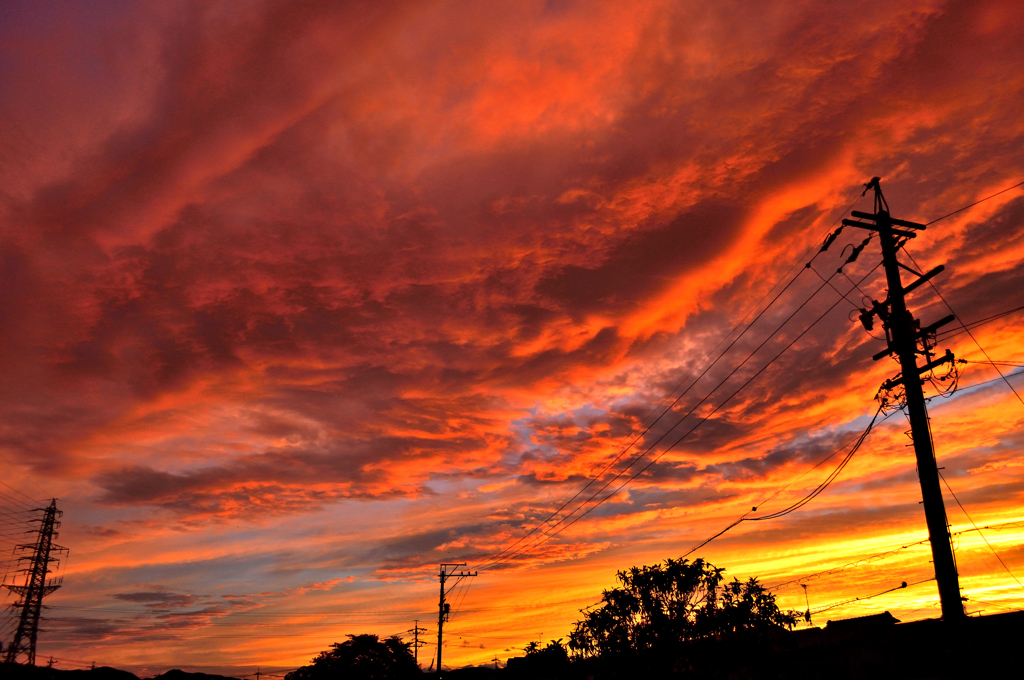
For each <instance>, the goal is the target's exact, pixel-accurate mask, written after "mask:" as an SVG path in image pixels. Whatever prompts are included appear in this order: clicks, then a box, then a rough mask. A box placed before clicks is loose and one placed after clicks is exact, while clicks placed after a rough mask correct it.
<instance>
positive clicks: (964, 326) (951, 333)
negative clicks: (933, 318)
mask: <svg viewBox="0 0 1024 680" xmlns="http://www.w3.org/2000/svg"><path fill="white" fill-rule="evenodd" d="M1021 310H1024V305H1022V306H1020V307H1014V308H1013V309H1008V310H1006V311H1005V312H1000V313H999V314H993V315H992V316H986V317H985V318H983V319H978V320H977V321H971V322H968V323H964V322H963V321H961V322H960V324H961V328H951V329H949V330H947V331H939V332H938V334H937V335H938V337H939V338H940V339H946V338H952V337H955V336H957V335H960V334H962V333H966V332H967V330H968V329H970V330H974V329H975V328H978V327H979V326H984V325H985V324H989V323H992V322H993V321H998V320H999V319H1002V318H1003V317H1004V316H1009V315H1010V314H1014V313H1015V312H1019V311H1021Z"/></svg>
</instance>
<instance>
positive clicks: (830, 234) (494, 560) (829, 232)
mask: <svg viewBox="0 0 1024 680" xmlns="http://www.w3.org/2000/svg"><path fill="white" fill-rule="evenodd" d="M865 194H866V189H865V191H863V192H861V194H860V196H859V197H857V198H856V199H854V201H853V202H852V203H850V205H849V206H848V207H847V208H846V210H845V211H843V212H840V213H839V215H838V216H837V217H836V218H835V220H833V221H832V223H831V224H830V225H829V227H828V229H827V230H826V234H827V235H826V238H825V241H824V244H823V245H822V246H820V247H819V250H818V252H817V253H815V254H814V256H813V257H811V259H810V261H808V262H807V263H806V264H805V266H804V267H803V268H802V269H800V270H799V271H797V273H796V275H794V276H792V278H790V279H789V281H788V283H786V285H785V286H784V287H783V288H782V290H780V291H779V292H778V293H777V294H776V295H775V297H773V298H772V300H771V302H769V303H768V305H767V306H765V308H764V309H762V310H761V311H760V312H759V313H758V314H757V316H756V317H755V318H754V319H753V320H752V321H751V322H750V323H749V324H747V325H746V328H744V330H743V331H742V332H741V333H740V334H739V335H738V336H737V337H736V338H735V339H733V340H732V342H730V343H729V346H728V347H726V348H725V349H724V350H722V352H721V353H720V354H719V355H718V357H717V358H716V359H715V361H714V362H712V363H711V364H710V365H709V366H707V367H706V368H705V369H704V371H703V372H702V373H701V374H700V375H699V376H698V377H697V378H696V379H695V380H694V381H693V382H692V383H691V384H690V387H688V388H686V390H684V391H683V393H682V394H680V395H679V396H678V397H676V399H675V400H674V401H673V402H672V404H670V405H669V406H668V407H667V408H666V409H665V410H664V411H662V413H661V414H660V415H659V416H658V418H657V419H655V420H654V422H652V423H651V424H650V425H648V426H647V427H646V428H644V430H643V432H641V434H640V435H638V436H637V437H636V438H635V439H634V440H633V441H632V442H631V443H630V444H629V445H628V446H627V447H626V448H625V449H623V450H622V451H621V452H620V453H619V454H618V455H617V456H616V457H615V458H614V459H613V460H612V461H611V462H610V463H609V464H607V465H606V466H605V467H604V469H602V470H601V472H600V473H599V474H598V475H596V476H595V477H594V478H593V479H590V480H588V481H587V483H586V484H585V485H584V486H583V487H582V488H581V489H580V490H579V491H577V492H576V494H575V495H573V496H572V498H570V499H569V500H568V501H566V502H565V503H563V504H562V505H561V506H560V507H559V508H558V509H557V510H555V511H554V512H553V513H551V514H550V515H549V516H548V517H547V518H546V519H544V521H542V522H540V523H539V524H537V525H536V526H535V527H534V528H533V529H531V530H530V531H529V532H528V533H527V534H525V535H524V536H522V537H520V538H519V539H518V540H516V541H515V542H514V543H512V544H511V545H509V546H508V547H506V548H504V549H502V550H501V551H500V552H498V553H496V554H494V555H492V556H491V557H489V558H487V559H486V560H485V561H484V562H483V563H481V564H480V565H479V566H478V567H477V569H483V568H485V567H487V566H488V565H492V564H500V563H502V562H507V561H508V560H503V561H502V562H497V558H499V557H500V556H502V555H503V554H505V553H507V552H509V551H510V550H511V549H512V548H514V547H515V546H517V545H519V544H520V543H522V542H523V541H524V540H526V539H527V538H529V537H530V536H532V535H533V534H534V533H536V532H537V531H538V530H539V529H540V528H541V527H543V526H545V525H546V524H547V523H548V522H550V521H551V520H552V519H554V518H555V517H556V516H557V515H558V514H559V513H561V512H562V511H563V510H564V509H565V508H566V507H567V506H568V505H569V504H570V503H572V502H573V501H574V500H576V499H577V498H578V497H579V496H580V495H581V494H582V493H583V492H585V491H586V490H587V489H588V488H590V486H591V485H592V484H594V483H595V482H596V481H597V480H598V479H600V477H601V476H603V475H604V473H605V472H607V471H608V469H609V468H610V467H611V466H612V465H614V464H615V463H617V462H618V461H619V460H620V459H621V458H622V456H623V455H625V453H626V452H627V451H628V450H629V449H630V448H632V447H633V446H634V445H635V444H636V442H637V441H639V440H640V439H641V438H642V437H643V436H644V435H646V434H647V432H649V431H650V429H651V428H652V427H653V426H654V425H656V424H657V423H658V421H660V420H661V418H662V417H663V416H664V415H665V414H666V413H668V412H669V411H671V410H672V409H673V408H674V407H675V405H676V404H678V403H679V400H680V399H682V397H683V396H685V395H686V394H687V393H688V392H689V391H690V389H692V388H693V387H694V385H696V384H697V382H699V381H700V379H701V378H703V377H704V375H705V374H707V372H708V371H709V370H711V368H713V367H714V366H715V365H716V364H717V363H718V361H719V360H720V359H722V357H724V356H725V354H726V353H728V351H729V350H730V349H732V347H733V346H734V345H735V344H736V343H737V342H738V341H739V340H740V339H741V338H742V337H743V336H744V335H745V334H746V333H747V331H748V330H750V329H751V328H752V327H753V325H754V324H755V323H757V321H758V319H760V318H761V317H762V316H763V315H764V314H765V313H766V312H767V311H768V310H769V309H770V308H771V307H772V305H774V304H775V302H777V301H778V299H779V298H780V297H782V295H783V294H785V292H786V291H787V290H788V289H789V288H790V286H792V285H793V283H794V282H795V281H796V280H797V279H798V278H799V277H800V275H801V274H802V273H803V271H804V269H812V266H811V265H812V263H813V262H814V260H815V259H817V257H818V255H820V254H821V253H824V252H825V251H826V250H828V248H829V246H830V245H831V244H832V242H833V241H835V239H836V237H838V236H839V233H840V232H841V231H842V227H840V228H839V230H838V231H835V232H833V231H832V230H833V229H834V228H835V226H836V224H837V223H838V222H839V221H840V220H841V219H842V217H843V215H844V214H846V213H847V212H849V211H850V210H851V209H852V208H853V206H855V205H856V204H857V203H858V202H859V201H860V199H861V198H863V197H864V195H865ZM815 247H816V246H811V247H810V248H808V249H807V251H806V252H805V253H804V254H803V255H802V256H801V257H800V258H798V259H797V260H796V262H795V263H794V264H793V265H792V266H791V267H790V268H789V270H788V271H787V272H786V274H785V276H783V277H782V278H781V279H779V281H777V282H776V283H775V284H774V285H773V286H772V287H771V288H769V289H768V291H767V292H766V293H765V294H764V295H763V296H762V297H761V299H760V300H759V301H758V302H757V304H756V305H754V306H753V307H752V308H751V309H750V311H749V312H747V313H746V315H744V317H743V319H742V320H741V321H740V322H739V323H738V324H737V325H736V326H734V327H733V329H732V330H731V331H729V333H728V334H726V336H725V337H723V338H722V340H720V341H719V342H718V344H717V345H716V346H715V347H714V349H712V350H711V352H709V353H708V355H707V356H706V357H705V358H704V360H703V361H704V362H706V361H707V360H708V358H710V357H711V355H712V354H714V353H715V352H716V351H717V349H718V348H719V347H720V346H721V345H722V343H723V342H724V341H725V339H726V338H728V337H729V336H730V335H732V334H733V333H735V332H736V330H737V329H738V328H739V327H740V326H741V325H743V324H744V323H746V320H747V318H749V316H750V315H751V314H752V313H753V311H754V310H755V309H757V308H758V307H760V306H761V304H762V303H763V302H764V301H765V299H767V297H768V296H769V295H770V294H771V293H772V291H773V290H775V289H776V288H778V286H779V283H781V282H782V281H783V280H785V279H786V278H788V277H790V275H791V274H792V273H793V270H794V269H796V268H797V267H798V266H799V264H800V262H802V261H803V260H804V259H806V258H807V256H808V255H810V254H811V252H812V251H813V250H814V248H815ZM815 273H816V274H817V271H816V270H815ZM818 276H819V278H820V276H821V275H820V274H819V275H818ZM831 278H832V277H829V279H831ZM847 278H849V277H847ZM826 283H829V285H832V284H831V283H830V282H826ZM833 288H835V286H833ZM837 292H838V291H837ZM812 297H813V296H812ZM844 297H845V296H844ZM695 372H696V369H694V371H691V372H690V375H689V376H688V378H687V379H689V377H692V376H693V373H695ZM685 381H686V379H684V380H683V381H681V382H680V383H679V385H677V386H676V388H675V389H673V390H672V392H669V394H672V393H673V392H675V390H677V389H679V387H681V386H682V384H683V383H684V382H685ZM662 401H664V399H663V400H662ZM653 412H654V410H652V411H651V413H653ZM650 415H651V414H650V413H649V414H648V415H647V416H645V417H644V420H646V419H647V418H649V417H650ZM641 422H642V421H641ZM680 422H681V421H680ZM676 425H678V423H677V424H676ZM674 427H675V426H673V428H674ZM673 428H669V430H668V431H667V432H666V433H665V434H666V435H667V434H668V432H671V430H672V429H673ZM659 441H660V439H659ZM634 462H635V461H634ZM631 465H632V463H631V464H630V466H631ZM630 466H627V467H626V468H625V469H627V470H628V469H629V467H630ZM595 467H596V466H595ZM622 472H625V470H623V471H622ZM621 474H622V473H620V475H621ZM617 477H618V476H616V477H615V478H613V481H614V479H616V478H617ZM592 499H593V497H591V499H590V500H592ZM586 502H589V500H588V501H585V502H584V504H586ZM581 507H582V506H581ZM574 512H575V511H574ZM572 514H573V513H570V514H569V515H568V516H571V515H572ZM564 520H565V518H563V519H562V520H561V521H564ZM561 521H560V522H559V524H560V523H561ZM555 526H558V524H556V525H555ZM520 552H521V551H520Z"/></svg>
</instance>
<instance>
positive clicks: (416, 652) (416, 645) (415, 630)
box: [409, 619, 427, 668]
mask: <svg viewBox="0 0 1024 680" xmlns="http://www.w3.org/2000/svg"><path fill="white" fill-rule="evenodd" d="M409 632H410V633H412V638H413V643H412V653H413V658H414V659H415V660H416V667H417V668H419V665H420V647H422V646H424V645H425V644H427V643H426V642H425V641H423V640H420V633H426V632H427V629H426V628H423V627H421V626H420V620H419V619H416V624H415V625H414V626H413V627H412V630H410V631H409Z"/></svg>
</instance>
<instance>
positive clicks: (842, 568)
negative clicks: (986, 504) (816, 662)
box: [768, 521, 1024, 590]
mask: <svg viewBox="0 0 1024 680" xmlns="http://www.w3.org/2000/svg"><path fill="white" fill-rule="evenodd" d="M1010 526H1014V527H1024V522H1020V521H1010V522H1002V523H1000V524H990V525H987V526H983V527H981V528H978V527H975V528H974V529H963V530H961V531H955V532H953V533H952V534H951V535H952V536H961V535H963V534H968V533H971V532H974V531H978V532H980V531H981V530H982V529H993V530H995V531H999V530H1000V529H1003V528H1006V527H1010ZM928 542H929V539H927V538H923V539H921V540H920V541H914V542H912V543H907V544H905V545H901V546H899V547H897V548H891V549H889V550H884V551H882V552H880V553H875V554H874V555H868V556H867V557H862V558H860V559H856V560H854V561H852V562H847V563H846V564H842V565H839V566H837V567H830V568H828V569H824V570H822V571H818V572H815V573H813V574H807V575H805V576H801V577H799V578H795V579H790V580H789V581H783V582H782V583H777V584H775V585H773V586H769V587H768V590H778V589H780V588H784V587H786V586H791V585H794V584H797V583H802V582H803V581H809V580H811V579H813V578H818V577H819V576H828V575H831V574H837V573H839V572H842V571H845V570H847V569H850V568H852V567H856V566H858V565H861V564H867V563H869V562H875V561H877V560H881V559H884V558H886V557H890V556H892V555H896V554H898V553H901V552H903V551H904V550H908V549H910V548H913V547H916V546H919V545H924V544H925V543H928Z"/></svg>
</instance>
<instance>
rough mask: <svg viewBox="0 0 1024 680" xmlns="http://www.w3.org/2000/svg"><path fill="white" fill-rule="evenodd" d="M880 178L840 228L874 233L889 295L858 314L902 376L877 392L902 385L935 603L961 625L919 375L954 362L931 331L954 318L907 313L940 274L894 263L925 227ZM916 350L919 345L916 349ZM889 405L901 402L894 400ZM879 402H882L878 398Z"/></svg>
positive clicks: (957, 588) (956, 581)
mask: <svg viewBox="0 0 1024 680" xmlns="http://www.w3.org/2000/svg"><path fill="white" fill-rule="evenodd" d="M880 179H881V178H879V177H875V178H873V179H872V180H871V181H870V182H868V183H867V184H866V185H865V189H864V193H867V191H868V190H869V189H874V191H875V212H874V213H873V214H872V213H863V212H858V211H856V210H854V211H853V212H852V213H851V214H852V215H853V217H855V218H857V220H848V219H844V220H843V226H849V227H859V228H861V229H868V230H871V231H874V232H876V233H877V234H878V238H879V241H880V242H881V246H882V263H883V266H884V268H885V279H886V283H887V284H888V288H889V294H888V297H887V298H886V299H885V301H883V302H876V301H872V308H871V309H870V310H869V309H862V310H861V315H860V318H861V322H862V323H863V324H864V327H865V328H866V329H867V330H871V328H872V326H873V323H874V320H873V317H874V316H875V315H877V316H878V317H879V318H880V319H881V320H882V326H883V328H884V329H885V335H886V341H887V343H888V346H887V347H886V349H885V350H884V351H882V352H879V353H878V354H876V355H875V356H874V359H875V360H876V361H877V360H879V359H881V358H883V357H885V356H886V355H890V354H891V355H894V356H895V357H896V358H897V359H898V360H899V363H900V369H901V374H900V375H898V376H896V377H895V378H890V379H889V380H886V381H885V382H884V383H883V384H882V389H881V390H879V394H881V393H882V392H889V393H890V394H891V393H893V392H894V391H898V390H899V389H900V387H901V386H902V390H903V395H904V398H905V405H904V406H903V407H904V409H905V412H906V414H907V417H908V418H909V420H910V431H911V436H912V438H913V440H914V454H915V455H916V457H917V476H918V479H919V480H920V482H921V497H922V499H923V504H924V515H925V521H926V522H927V525H928V538H929V541H930V543H931V547H932V560H933V563H934V565H935V580H936V581H937V582H938V587H939V599H940V600H941V602H942V618H943V620H945V621H962V620H963V619H964V618H965V614H964V606H963V601H962V599H961V596H960V579H959V576H958V575H957V570H956V561H955V559H954V557H953V545H952V540H951V537H950V535H949V524H948V522H947V520H946V506H945V505H944V504H943V501H942V490H941V489H940V487H939V471H938V467H937V465H936V462H935V452H934V450H933V448H932V434H931V426H930V424H929V422H928V408H927V406H926V404H925V400H924V390H923V389H922V384H923V382H924V381H923V380H922V379H921V374H923V373H927V372H929V371H931V370H933V369H934V368H936V367H938V366H940V365H942V364H944V363H947V362H948V363H949V364H950V365H951V367H952V366H953V363H954V357H953V354H952V353H951V352H950V351H949V350H946V353H945V355H944V356H942V357H939V358H937V359H932V357H933V353H932V349H933V347H934V344H933V343H934V341H935V331H936V329H937V328H939V327H940V326H943V325H945V324H947V323H949V322H950V321H953V320H954V318H955V317H953V316H952V315H950V316H947V317H945V318H944V319H941V320H939V321H937V322H936V323H933V324H931V325H930V326H927V327H924V328H922V327H921V323H920V321H918V320H917V319H915V318H914V316H913V314H911V313H910V311H909V310H908V309H907V303H906V297H905V296H906V294H907V293H909V292H910V291H912V290H914V289H916V288H917V287H918V286H920V285H921V284H923V283H925V282H926V281H928V280H929V279H931V278H932V277H934V276H935V275H936V274H939V273H940V272H942V271H943V269H944V267H943V266H941V265H940V266H938V267H936V268H935V269H932V270H931V271H929V272H927V273H924V274H922V273H919V272H916V271H914V270H913V269H911V268H910V267H908V266H907V265H905V264H903V263H902V262H900V261H899V260H898V259H897V253H898V252H899V250H900V248H902V247H903V244H904V243H906V242H907V241H908V240H909V239H912V238H915V237H916V236H917V232H918V231H922V230H924V228H925V225H923V224H918V223H915V222H908V221H906V220H898V219H895V218H893V217H891V216H890V215H889V204H888V203H887V202H886V200H885V197H884V196H883V195H882V187H881V184H880V183H879V180H880ZM833 240H834V239H833ZM901 268H902V269H904V270H906V271H908V272H910V273H911V274H914V275H915V276H916V277H917V279H916V280H915V281H913V282H911V283H910V285H908V286H907V287H906V288H904V287H903V283H902V281H901V280H900V269H901ZM919 346H920V347H919ZM918 354H921V355H923V356H924V357H925V364H924V365H922V366H918V365H917V355H918ZM893 401H896V402H899V401H901V400H900V398H899V396H897V397H896V398H895V399H894V400H893ZM882 403H883V404H885V403H887V401H886V400H883V402H882Z"/></svg>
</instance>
